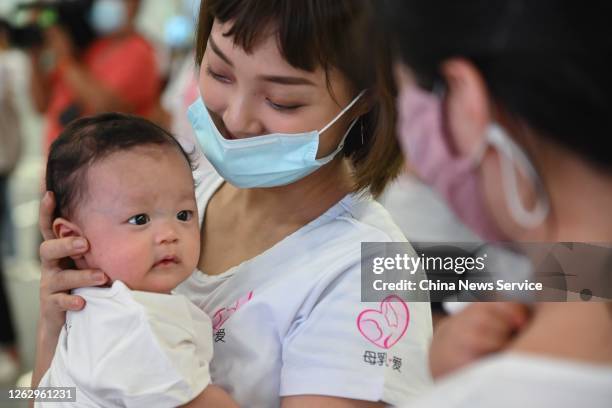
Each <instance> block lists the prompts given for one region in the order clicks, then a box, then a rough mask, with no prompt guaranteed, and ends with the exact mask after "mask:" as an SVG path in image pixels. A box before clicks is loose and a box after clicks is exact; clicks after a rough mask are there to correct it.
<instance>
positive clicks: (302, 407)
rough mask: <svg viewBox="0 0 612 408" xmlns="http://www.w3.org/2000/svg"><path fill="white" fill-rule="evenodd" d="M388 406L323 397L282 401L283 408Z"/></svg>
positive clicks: (365, 407) (378, 403)
mask: <svg viewBox="0 0 612 408" xmlns="http://www.w3.org/2000/svg"><path fill="white" fill-rule="evenodd" d="M386 406H387V404H385V403H383V402H371V401H362V400H355V399H348V398H339V397H325V396H322V395H295V396H291V397H284V398H283V399H282V401H281V407H282V408H310V407H326V408H384V407H386Z"/></svg>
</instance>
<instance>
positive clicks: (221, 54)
mask: <svg viewBox="0 0 612 408" xmlns="http://www.w3.org/2000/svg"><path fill="white" fill-rule="evenodd" d="M208 44H210V48H212V50H213V51H214V52H215V54H217V55H218V56H219V58H221V59H222V60H223V61H224V62H225V63H226V64H227V65H229V66H230V67H233V66H234V64H233V63H232V61H230V59H229V58H227V55H225V54H224V53H223V51H221V50H220V49H219V47H218V46H217V44H215V42H214V41H213V38H212V35H210V36H209V37H208Z"/></svg>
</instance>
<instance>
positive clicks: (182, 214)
mask: <svg viewBox="0 0 612 408" xmlns="http://www.w3.org/2000/svg"><path fill="white" fill-rule="evenodd" d="M192 217H193V211H190V210H183V211H179V212H178V214H176V218H177V219H178V220H179V221H189V220H191V218H192Z"/></svg>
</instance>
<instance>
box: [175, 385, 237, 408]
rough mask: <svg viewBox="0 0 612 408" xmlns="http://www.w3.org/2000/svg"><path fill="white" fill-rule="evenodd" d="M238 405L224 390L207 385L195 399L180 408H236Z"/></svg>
mask: <svg viewBox="0 0 612 408" xmlns="http://www.w3.org/2000/svg"><path fill="white" fill-rule="evenodd" d="M238 407H239V405H238V404H237V403H236V402H235V401H234V400H233V399H232V397H231V396H230V395H229V394H228V393H227V392H225V390H224V389H223V388H221V387H218V386H216V385H212V384H211V385H209V386H208V387H206V388H205V389H204V391H202V392H201V393H200V395H198V396H197V398H196V399H194V400H192V401H191V402H189V403H187V404H185V405H183V406H182V408H238Z"/></svg>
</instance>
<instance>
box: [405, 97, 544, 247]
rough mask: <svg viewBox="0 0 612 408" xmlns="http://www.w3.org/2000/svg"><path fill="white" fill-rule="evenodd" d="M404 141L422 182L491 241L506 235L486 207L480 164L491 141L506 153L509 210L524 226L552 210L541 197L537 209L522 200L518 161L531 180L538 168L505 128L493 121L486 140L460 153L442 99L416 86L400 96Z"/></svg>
mask: <svg viewBox="0 0 612 408" xmlns="http://www.w3.org/2000/svg"><path fill="white" fill-rule="evenodd" d="M398 109H399V112H398V130H399V140H400V144H401V146H402V149H403V151H404V155H405V156H406V159H407V160H408V161H409V162H410V164H411V165H412V167H413V168H414V169H415V170H416V172H417V173H418V174H419V176H421V178H422V179H423V181H424V182H425V183H427V184H429V185H430V186H431V187H432V188H433V189H434V190H436V191H437V192H438V193H439V194H440V195H441V196H442V198H443V199H444V200H445V201H446V202H447V203H448V205H449V206H450V207H451V208H452V209H453V211H454V212H455V213H456V214H457V216H458V217H459V218H460V219H461V221H463V222H464V223H465V224H466V225H467V226H468V227H469V228H470V229H472V230H473V231H474V232H475V233H476V234H478V235H479V236H480V237H481V238H483V239H485V240H486V241H488V242H495V241H502V240H503V239H504V235H503V233H502V232H501V231H500V229H499V228H498V227H497V224H496V223H495V221H494V220H493V219H492V217H491V214H490V213H489V212H488V210H487V204H486V202H485V196H484V193H483V192H482V191H481V189H480V187H479V177H478V173H477V169H478V166H479V165H480V162H481V160H482V158H483V156H484V153H485V151H486V148H487V146H488V145H489V144H492V145H494V146H495V147H496V148H498V149H499V150H500V152H501V153H502V154H501V156H502V175H503V176H504V180H503V185H504V189H505V192H506V199H507V200H509V202H508V204H509V208H510V213H511V214H512V215H513V218H514V219H515V220H516V221H517V222H518V223H519V224H520V225H522V226H524V227H533V226H534V225H537V224H539V223H541V222H542V221H543V220H544V218H545V217H546V215H547V214H548V202H547V201H546V200H543V201H542V200H540V203H538V205H537V206H536V208H535V210H533V212H529V211H527V210H525V209H524V207H523V206H522V204H521V203H520V200H519V199H518V197H519V195H518V187H517V180H516V174H515V170H514V161H515V160H518V161H520V162H521V163H520V164H522V165H523V166H527V172H528V174H529V176H530V177H531V179H532V180H534V178H535V179H536V180H539V179H537V176H536V174H535V169H533V166H531V163H530V162H529V161H528V160H527V158H526V156H525V155H524V153H523V152H522V151H520V148H518V146H516V145H515V144H514V143H513V142H512V141H510V140H509V139H508V137H507V136H505V134H504V131H503V129H501V128H500V127H499V126H497V125H491V126H490V129H489V132H488V134H487V141H486V142H485V143H484V144H483V145H482V147H481V148H480V149H478V151H477V152H476V154H474V155H473V156H471V157H470V156H467V157H461V156H457V155H455V154H454V153H453V152H452V151H451V149H450V147H449V135H447V134H446V133H445V130H444V129H443V120H442V104H441V101H440V100H439V98H438V97H437V96H436V95H434V94H430V93H427V92H425V91H423V90H421V89H420V88H417V87H405V88H404V89H403V90H402V91H401V92H400V95H399V98H398Z"/></svg>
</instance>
